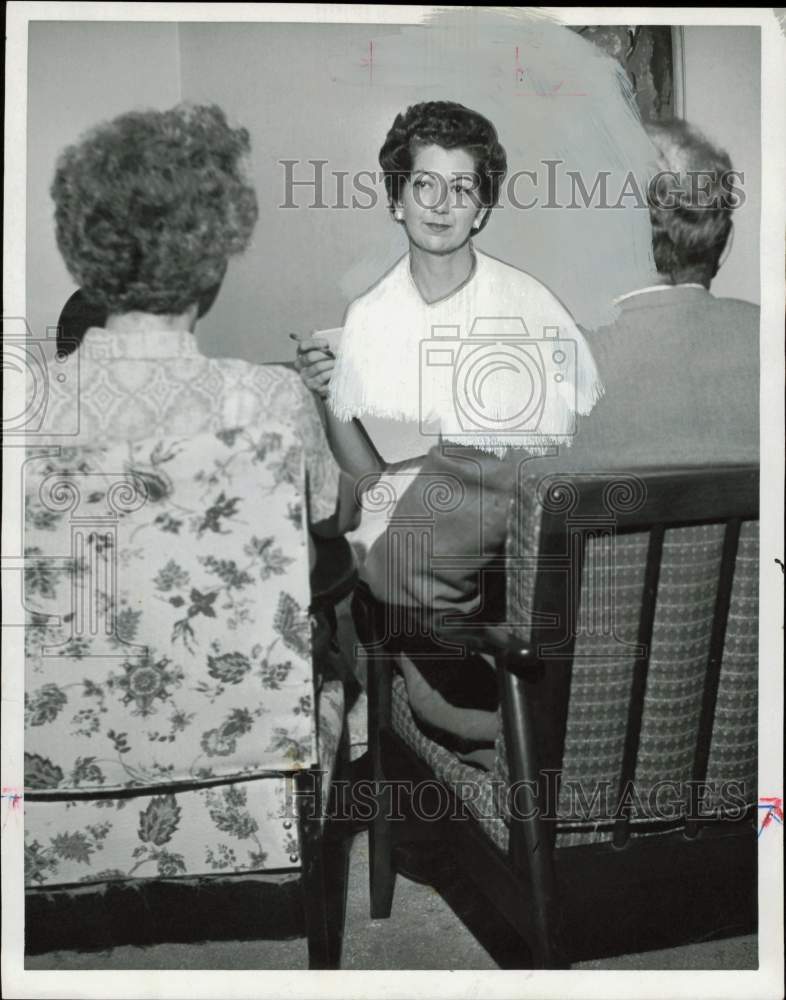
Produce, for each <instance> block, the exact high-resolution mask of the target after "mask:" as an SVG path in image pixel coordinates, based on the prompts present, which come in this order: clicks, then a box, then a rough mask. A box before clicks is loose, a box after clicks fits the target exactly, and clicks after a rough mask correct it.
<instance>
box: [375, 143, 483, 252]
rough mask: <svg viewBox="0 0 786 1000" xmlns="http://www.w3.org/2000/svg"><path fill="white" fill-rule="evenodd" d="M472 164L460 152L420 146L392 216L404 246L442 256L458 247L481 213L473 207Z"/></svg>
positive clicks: (475, 199)
mask: <svg viewBox="0 0 786 1000" xmlns="http://www.w3.org/2000/svg"><path fill="white" fill-rule="evenodd" d="M478 180H479V178H478V175H477V171H476V169H475V160H474V158H473V157H472V155H471V153H468V152H467V150H465V149H443V148H442V146H423V147H421V148H420V149H418V151H417V153H416V154H415V158H414V161H413V163H412V173H411V175H410V178H409V180H408V181H407V182H406V183H405V184H404V185H403V188H402V192H401V200H400V201H399V202H397V204H396V210H395V216H396V218H397V219H398V220H399V221H401V222H403V223H404V227H405V228H406V230H407V235H408V236H409V239H410V242H411V243H414V244H415V246H417V247H419V248H420V249H421V250H425V251H426V252H427V253H434V254H448V253H452V252H453V251H454V250H457V249H458V248H459V247H461V246H463V245H464V244H465V243H466V242H467V240H468V239H469V237H470V236H471V235H472V232H473V229H474V228H477V227H476V226H473V223H477V224H478V225H480V223H481V221H482V220H483V216H484V215H485V213H486V211H487V209H484V208H480V207H479V196H478V191H477V187H478Z"/></svg>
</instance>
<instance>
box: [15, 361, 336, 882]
mask: <svg viewBox="0 0 786 1000" xmlns="http://www.w3.org/2000/svg"><path fill="white" fill-rule="evenodd" d="M283 375H284V376H286V377H287V378H288V377H290V376H291V373H289V372H284V373H283ZM294 377H295V376H292V378H294ZM279 412H281V411H279ZM283 412H284V413H286V409H285V410H284V411H283ZM291 421H292V412H291V411H290V412H289V413H287V414H286V416H285V417H282V419H281V420H279V421H275V420H273V421H271V420H268V421H267V423H266V424H265V425H264V426H263V427H253V428H249V427H224V428H219V429H217V430H215V429H213V430H202V431H200V432H199V433H195V434H193V435H191V436H188V435H186V434H182V433H181V434H170V435H157V436H153V437H145V438H143V439H139V440H136V441H130V442H129V441H128V440H125V441H107V442H105V443H104V444H103V445H98V444H93V445H91V446H90V447H77V448H67V447H64V448H55V449H51V450H50V451H49V453H48V454H46V453H45V454H43V455H42V454H38V455H33V456H32V457H31V458H29V459H28V462H27V467H26V477H25V490H26V511H25V514H26V525H27V527H26V558H27V562H26V566H27V569H26V581H25V594H26V606H27V610H28V622H29V625H28V628H27V631H26V699H25V713H26V732H25V788H26V848H27V851H26V853H27V862H28V869H27V872H28V884H29V885H32V886H36V885H43V884H45V883H50V882H53V883H64V882H75V881H91V880H95V879H106V878H113V877H118V878H119V877H132V876H133V877H138V876H145V875H151V876H152V875H173V874H174V875H183V874H198V873H202V872H212V871H217V870H228V871H239V870H246V869H248V870H250V869H255V870H258V869H265V868H281V867H287V866H289V867H291V866H292V864H293V863H294V862H295V861H297V841H296V839H295V837H294V834H293V830H292V827H293V823H292V821H291V817H290V819H289V820H287V819H283V820H282V818H281V817H282V816H283V812H282V805H283V795H284V792H283V784H282V782H281V781H280V779H279V780H274V781H273V782H272V783H271V781H269V780H262V781H259V780H253V779H256V778H258V777H259V776H260V775H265V774H269V773H270V772H274V773H276V772H277V773H278V774H279V775H280V773H281V772H282V771H283V772H286V771H292V770H293V769H296V768H300V767H308V766H310V765H311V764H312V763H313V762H315V761H316V759H317V750H316V734H315V724H314V704H313V702H314V679H313V672H312V660H311V641H310V625H309V615H308V605H309V599H310V598H309V560H308V541H307V528H306V517H307V511H306V509H305V489H304V483H305V472H304V449H303V445H302V439H301V437H300V436H299V435H298V433H297V424H296V422H291ZM267 820H271V821H273V827H274V829H272V831H271V830H266V829H265V823H266V821H267Z"/></svg>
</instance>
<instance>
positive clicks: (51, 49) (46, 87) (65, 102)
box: [27, 21, 180, 336]
mask: <svg viewBox="0 0 786 1000" xmlns="http://www.w3.org/2000/svg"><path fill="white" fill-rule="evenodd" d="M177 30H178V29H177V26H176V25H174V24H122V23H114V24H112V23H101V22H70V23H69V22H64V21H37V22H32V23H31V24H30V29H29V37H28V104H27V220H28V223H27V322H28V324H29V325H30V327H31V329H32V331H33V334H34V336H43V335H44V332H45V330H46V328H47V327H53V326H54V325H55V324H56V323H57V319H58V316H59V315H60V310H61V309H62V307H63V305H64V304H65V302H66V300H67V299H68V297H69V296H70V295H71V293H72V292H73V291H74V290H75V288H76V286H75V284H74V282H73V280H72V278H71V276H70V275H69V274H68V271H66V268H65V265H64V264H63V261H62V258H61V257H60V253H59V251H58V249H57V244H56V242H55V233H54V206H53V203H52V199H51V198H50V196H49V187H50V185H51V183H52V178H53V177H54V172H55V162H56V160H57V156H58V154H59V153H60V151H61V150H62V149H64V148H65V147H66V146H67V145H69V144H70V143H72V142H74V141H75V140H76V139H77V138H78V137H79V136H80V134H81V133H82V132H84V131H85V130H86V129H88V128H90V127H91V126H93V125H97V124H98V123H99V122H101V121H105V120H107V119H111V118H114V117H115V116H116V115H118V114H121V113H122V112H124V111H131V110H132V109H134V108H166V107H171V106H172V105H173V104H176V103H177V102H178V101H179V100H180V73H179V66H178V60H179V49H178V42H177Z"/></svg>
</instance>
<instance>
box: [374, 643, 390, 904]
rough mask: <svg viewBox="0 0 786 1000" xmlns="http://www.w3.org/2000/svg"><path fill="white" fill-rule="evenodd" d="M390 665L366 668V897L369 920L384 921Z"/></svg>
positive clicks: (387, 893)
mask: <svg viewBox="0 0 786 1000" xmlns="http://www.w3.org/2000/svg"><path fill="white" fill-rule="evenodd" d="M391 683H392V664H391V662H390V661H389V660H385V659H377V660H372V661H370V662H369V665H368V752H369V755H370V757H371V768H372V776H373V781H374V787H375V789H376V794H375V796H374V816H373V818H372V820H371V823H370V825H369V828H368V854H369V895H370V898H371V919H372V920H384V919H385V918H387V917H389V916H390V911H391V909H392V907H393V890H394V888H395V883H396V872H395V868H394V867H393V827H392V824H391V821H390V819H389V815H388V811H389V808H390V803H389V802H388V796H387V795H386V794H385V784H384V783H385V772H384V770H383V767H382V745H381V742H380V734H381V731H382V730H383V729H384V728H385V727H387V726H389V725H390V713H391Z"/></svg>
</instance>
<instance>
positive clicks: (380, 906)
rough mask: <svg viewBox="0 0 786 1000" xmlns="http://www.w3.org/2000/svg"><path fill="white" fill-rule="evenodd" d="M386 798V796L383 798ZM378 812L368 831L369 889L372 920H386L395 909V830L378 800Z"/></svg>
mask: <svg viewBox="0 0 786 1000" xmlns="http://www.w3.org/2000/svg"><path fill="white" fill-rule="evenodd" d="M383 798H384V796H383ZM377 812H378V813H379V815H377V816H375V817H374V820H373V821H372V823H371V826H370V827H369V830H368V853H369V883H370V884H369V889H370V896H371V919H372V920H384V919H386V918H387V917H389V916H390V911H391V910H392V908H393V890H394V889H395V885H396V871H395V869H394V867H393V830H392V827H391V823H390V820H389V819H387V818H386V817H385V816H384V802H380V799H379V798H378V799H377Z"/></svg>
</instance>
